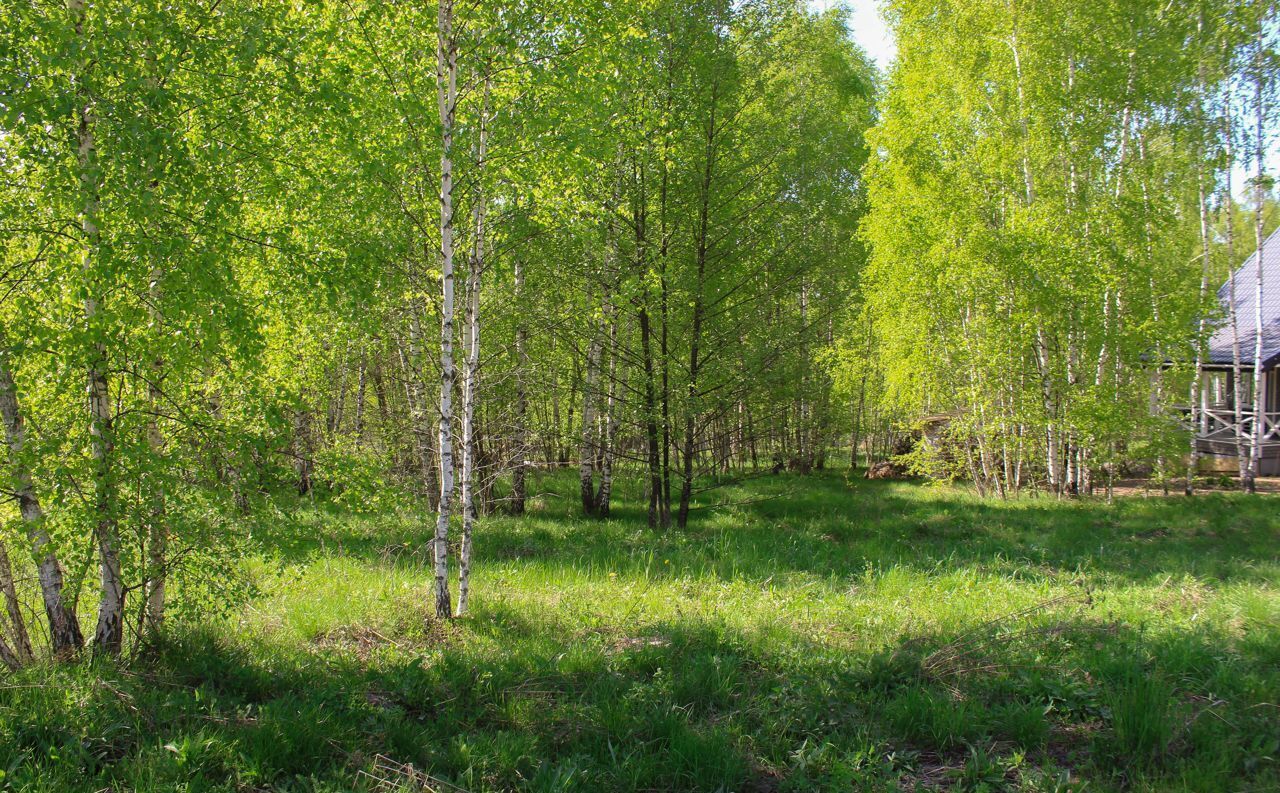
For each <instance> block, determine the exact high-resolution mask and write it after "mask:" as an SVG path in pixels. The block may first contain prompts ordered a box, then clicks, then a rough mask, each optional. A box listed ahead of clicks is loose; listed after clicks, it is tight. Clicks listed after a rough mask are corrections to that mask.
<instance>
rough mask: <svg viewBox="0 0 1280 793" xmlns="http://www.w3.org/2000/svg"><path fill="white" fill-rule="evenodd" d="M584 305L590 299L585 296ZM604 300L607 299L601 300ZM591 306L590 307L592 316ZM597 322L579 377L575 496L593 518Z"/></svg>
mask: <svg viewBox="0 0 1280 793" xmlns="http://www.w3.org/2000/svg"><path fill="white" fill-rule="evenodd" d="M587 300H588V303H591V301H592V300H593V296H591V295H589V296H588V298H587ZM605 300H606V301H607V300H608V296H607V295H606V296H605ZM594 309H595V306H594V304H592V310H593V313H594ZM602 324H603V323H601V322H599V321H597V320H595V319H592V320H591V339H590V341H589V342H588V343H587V360H586V364H585V367H586V368H585V369H584V370H583V375H582V432H581V435H580V439H579V443H578V492H579V496H580V498H581V501H582V511H583V513H584V514H586V515H594V514H595V511H596V489H595V471H596V451H597V445H598V442H597V440H596V438H597V434H598V430H599V428H598V427H597V426H596V404H597V402H598V400H599V398H600V394H599V391H600V387H599V386H600V383H599V381H600V356H601V352H602V350H603V348H604V339H603V338H602V336H603V334H604V328H603V327H602Z"/></svg>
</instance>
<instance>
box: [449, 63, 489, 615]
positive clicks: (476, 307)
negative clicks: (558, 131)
mask: <svg viewBox="0 0 1280 793" xmlns="http://www.w3.org/2000/svg"><path fill="white" fill-rule="evenodd" d="M489 92H490V85H489V80H488V78H486V79H485V83H484V105H483V108H482V109H481V111H480V140H479V143H478V146H477V151H476V203H475V211H474V215H475V217H474V225H475V240H474V243H473V245H472V252H471V261H470V263H469V264H470V266H469V268H468V271H467V327H466V353H467V364H466V371H465V373H464V376H463V393H462V552H461V554H460V555H459V559H458V611H457V616H459V617H461V616H463V615H465V614H466V613H467V601H468V598H469V595H470V594H471V533H472V531H473V530H474V528H475V521H476V504H475V488H476V483H475V479H476V452H477V449H476V400H477V396H478V391H477V389H478V386H479V378H480V276H481V274H482V273H483V271H484V254H485V250H484V236H485V210H486V208H487V207H486V198H487V197H486V195H485V191H484V171H485V158H486V157H487V156H488V145H489V96H490V93H489Z"/></svg>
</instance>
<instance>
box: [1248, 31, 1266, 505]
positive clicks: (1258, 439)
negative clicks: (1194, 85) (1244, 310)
mask: <svg viewBox="0 0 1280 793" xmlns="http://www.w3.org/2000/svg"><path fill="white" fill-rule="evenodd" d="M1262 37H1263V33H1262V22H1261V20H1260V21H1259V22H1258V34H1257V55H1256V60H1255V66H1256V68H1257V70H1258V73H1257V75H1256V76H1255V81H1254V89H1255V94H1254V102H1255V107H1254V123H1255V124H1256V125H1257V130H1256V133H1257V135H1256V138H1255V142H1254V155H1253V156H1254V159H1255V160H1256V162H1257V173H1256V174H1255V177H1254V185H1253V209H1254V218H1253V230H1254V240H1255V242H1256V245H1257V252H1258V253H1257V258H1256V259H1255V267H1254V278H1255V282H1254V291H1253V334H1254V335H1253V437H1252V439H1251V443H1250V453H1249V465H1248V467H1247V469H1246V474H1247V476H1246V478H1245V481H1244V487H1245V490H1247V491H1248V492H1250V493H1252V492H1254V491H1255V490H1257V476H1258V473H1259V470H1260V469H1261V467H1262V446H1263V443H1264V442H1265V440H1266V437H1267V414H1266V393H1267V389H1266V382H1265V381H1264V380H1263V369H1262V363H1263V362H1262V332H1263V321H1262V273H1263V254H1264V253H1265V251H1264V250H1263V248H1264V247H1265V245H1266V238H1265V236H1264V227H1263V224H1264V222H1265V218H1264V216H1263V213H1264V210H1265V208H1266V187H1265V180H1266V175H1267V173H1266V163H1265V157H1266V144H1265V132H1266V103H1265V101H1264V98H1263V88H1264V86H1263V82H1264V79H1265V77H1264V71H1263V63H1262V60H1263V41H1262Z"/></svg>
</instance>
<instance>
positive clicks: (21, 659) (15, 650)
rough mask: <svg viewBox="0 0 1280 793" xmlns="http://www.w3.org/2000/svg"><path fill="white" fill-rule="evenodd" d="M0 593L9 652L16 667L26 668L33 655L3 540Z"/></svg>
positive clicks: (1, 541)
mask: <svg viewBox="0 0 1280 793" xmlns="http://www.w3.org/2000/svg"><path fill="white" fill-rule="evenodd" d="M0 593H3V594H4V610H5V613H6V614H7V615H8V616H9V629H10V631H11V632H12V638H13V646H12V649H11V651H10V652H11V654H12V655H13V657H14V659H15V660H16V661H17V665H19V666H26V665H27V664H29V663H31V662H32V661H33V660H34V659H35V653H34V652H33V651H32V649H31V636H30V635H29V634H28V633H27V621H26V620H25V619H23V617H22V602H21V601H20V600H18V590H17V588H16V587H15V586H14V583H13V566H12V565H11V564H10V563H9V549H8V547H6V546H5V544H4V540H0ZM2 636H3V634H0V637H2Z"/></svg>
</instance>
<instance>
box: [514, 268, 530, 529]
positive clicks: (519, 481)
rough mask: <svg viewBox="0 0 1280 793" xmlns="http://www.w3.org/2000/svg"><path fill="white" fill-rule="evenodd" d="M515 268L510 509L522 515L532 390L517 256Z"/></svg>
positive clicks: (527, 460) (527, 461)
mask: <svg viewBox="0 0 1280 793" xmlns="http://www.w3.org/2000/svg"><path fill="white" fill-rule="evenodd" d="M515 269H516V273H515V275H516V305H517V307H518V308H517V319H516V416H515V424H516V426H515V436H516V437H515V441H516V459H515V467H514V468H513V469H512V471H511V509H512V512H514V513H515V514H517V515H523V514H524V510H525V500H526V499H527V498H528V485H527V481H526V478H527V476H528V470H529V391H528V384H527V382H526V378H527V377H528V372H527V369H528V366H529V357H528V354H527V352H526V350H525V346H526V344H527V343H528V333H529V332H528V330H527V329H526V328H525V324H524V312H523V311H522V310H521V309H522V308H523V303H522V301H523V299H524V266H523V265H522V264H521V262H520V259H519V258H517V259H516V262H515Z"/></svg>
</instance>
